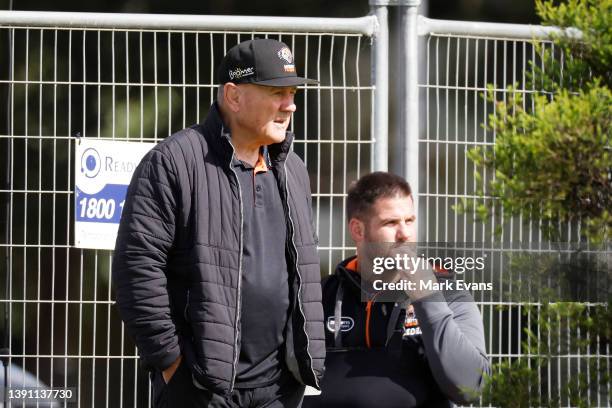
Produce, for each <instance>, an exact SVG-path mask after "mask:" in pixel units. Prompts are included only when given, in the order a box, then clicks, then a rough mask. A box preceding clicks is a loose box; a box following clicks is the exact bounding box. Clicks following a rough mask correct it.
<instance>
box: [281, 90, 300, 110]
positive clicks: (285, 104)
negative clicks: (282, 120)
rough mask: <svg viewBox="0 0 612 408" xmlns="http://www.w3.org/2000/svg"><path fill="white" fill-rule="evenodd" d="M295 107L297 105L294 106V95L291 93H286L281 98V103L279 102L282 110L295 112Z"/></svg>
mask: <svg viewBox="0 0 612 408" xmlns="http://www.w3.org/2000/svg"><path fill="white" fill-rule="evenodd" d="M296 109H297V106H295V100H294V96H293V94H288V95H286V96H285V97H284V98H283V101H282V104H281V110H282V111H283V112H291V113H293V112H295V111H296Z"/></svg>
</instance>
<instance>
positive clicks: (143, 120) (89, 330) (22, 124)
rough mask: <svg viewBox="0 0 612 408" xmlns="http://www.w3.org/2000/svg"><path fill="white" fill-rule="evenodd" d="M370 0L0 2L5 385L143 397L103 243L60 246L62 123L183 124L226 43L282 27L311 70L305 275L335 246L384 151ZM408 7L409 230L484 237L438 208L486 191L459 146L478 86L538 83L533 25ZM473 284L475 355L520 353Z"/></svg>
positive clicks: (561, 367)
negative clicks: (357, 184) (442, 16)
mask: <svg viewBox="0 0 612 408" xmlns="http://www.w3.org/2000/svg"><path fill="white" fill-rule="evenodd" d="M371 3H372V4H373V7H372V11H373V15H372V16H368V17H363V18H358V19H319V18H317V19H304V18H265V17H232V16H157V15H156V16H150V15H128V14H112V15H105V14H87V13H25V12H0V55H2V61H11V63H10V64H0V95H2V97H0V112H7V114H6V115H3V116H2V117H1V118H0V149H1V150H0V157H1V158H2V159H1V160H3V161H4V164H5V168H6V171H5V173H4V175H5V177H4V178H3V179H4V180H3V182H4V185H3V186H2V187H1V189H0V202H2V203H3V204H5V205H4V206H3V208H2V210H1V211H3V212H2V213H1V214H2V220H0V222H3V223H4V226H5V234H4V236H3V238H2V241H1V242H0V247H2V251H3V254H4V256H5V260H4V262H2V264H0V271H2V273H0V293H2V295H0V313H1V316H2V318H3V319H4V324H3V325H2V327H3V330H4V332H3V333H0V334H2V335H3V336H4V344H5V345H7V346H8V349H7V350H5V351H3V352H1V353H0V357H6V358H8V360H9V362H10V363H11V364H14V366H15V367H16V369H15V371H14V372H12V373H11V374H9V381H10V382H11V384H12V385H22V384H23V383H24V381H25V380H26V379H25V378H24V377H23V375H22V373H23V370H25V371H27V372H29V373H32V374H33V375H34V377H35V380H38V381H41V382H42V383H45V384H46V385H49V386H54V387H63V386H72V387H75V388H77V390H78V391H77V392H78V403H77V404H75V405H77V406H84V407H89V406H96V407H124V406H125V407H131V406H148V405H149V402H150V398H151V395H150V386H149V382H148V378H147V377H146V376H145V375H144V373H143V372H142V371H141V370H140V368H139V365H138V361H137V352H136V350H135V348H134V346H133V344H132V343H131V341H130V339H129V338H128V337H127V336H126V334H125V333H124V329H123V325H122V324H121V321H120V319H119V318H118V316H117V314H116V311H115V309H114V307H113V298H112V293H111V286H110V264H111V256H112V254H111V252H110V251H101V250H82V249H77V248H74V242H73V241H74V238H73V231H72V225H73V221H74V195H73V184H74V174H72V172H71V169H73V164H74V157H73V155H74V150H73V149H74V145H73V143H74V140H75V137H76V136H80V137H87V138H108V139H114V140H129V141H158V140H160V139H162V138H164V137H166V136H168V135H169V134H171V133H173V132H175V131H177V130H179V129H181V128H183V127H185V126H188V125H190V124H192V123H195V122H198V121H200V120H201V119H202V118H203V117H204V116H205V114H206V112H207V109H208V107H209V105H210V103H211V102H212V100H213V98H214V96H215V92H216V91H215V79H214V78H215V68H216V66H217V64H218V62H219V59H220V58H221V56H222V55H223V54H224V52H225V51H226V50H227V49H228V48H229V47H231V46H232V45H234V44H236V43H237V42H239V41H241V40H244V39H248V38H252V37H254V36H257V37H273V38H279V39H281V40H282V41H284V42H286V43H287V44H289V46H290V47H291V48H292V49H293V50H294V54H295V56H296V61H297V65H298V67H297V68H298V71H299V72H300V74H304V75H305V76H308V77H313V78H316V79H318V80H319V81H320V85H318V86H307V87H304V88H302V90H301V91H300V92H299V93H298V97H297V105H298V111H297V112H296V113H295V115H294V118H293V121H292V125H291V126H292V130H293V131H295V133H296V136H297V140H296V142H295V144H294V149H295V151H296V152H297V153H298V154H299V155H300V156H301V157H302V158H303V159H304V161H305V162H306V165H307V168H308V171H309V173H310V176H311V185H312V189H313V196H314V200H313V205H314V208H313V212H314V216H315V222H316V227H317V231H318V235H319V241H320V247H319V251H320V254H321V260H322V271H323V272H322V273H324V274H325V273H327V272H328V271H330V270H331V269H332V268H333V266H334V265H335V264H336V263H337V262H338V261H339V260H340V259H342V258H344V257H346V256H347V255H349V254H350V253H351V252H352V243H350V242H349V239H348V237H347V233H346V229H345V227H344V224H345V222H344V219H345V212H344V211H345V210H344V204H345V193H346V190H347V187H348V184H349V183H350V182H351V181H352V180H354V179H356V178H358V177H359V176H360V175H361V174H364V173H366V172H369V171H371V170H373V169H382V170H384V169H386V168H387V166H388V164H387V163H388V161H389V157H388V156H389V153H388V151H387V150H388V147H387V146H388V145H387V129H388V124H387V115H388V109H387V107H388V90H387V86H388V85H387V83H388V80H387V71H388V57H389V54H388V45H387V37H388V34H387V7H386V5H388V4H389V3H393V2H392V1H382V0H380V1H379V0H373V1H371ZM396 3H397V2H396ZM407 3H411V2H410V1H408V2H407ZM412 3H416V4H417V5H418V1H416V2H412ZM415 7H416V5H413V6H410V7H404V8H402V10H401V12H402V13H403V14H402V19H403V21H404V22H405V23H406V24H404V25H403V26H404V27H405V28H406V31H405V32H404V33H403V34H402V35H403V36H404V37H403V38H405V40H406V41H405V43H404V44H403V45H404V46H405V47H404V48H402V49H403V51H402V52H403V56H402V58H403V59H400V66H401V67H402V68H403V69H405V70H406V71H404V72H401V73H400V76H399V77H400V79H401V80H405V82H403V83H402V82H401V81H400V85H401V88H402V89H403V91H402V92H401V94H402V99H401V100H400V102H399V104H398V105H399V106H400V110H401V115H400V126H399V133H400V134H401V135H402V137H403V136H406V137H405V139H403V140H404V141H405V145H404V146H403V151H404V153H405V154H404V156H405V157H406V160H405V161H404V163H403V166H402V172H403V173H404V174H405V175H406V176H407V178H408V179H409V180H411V184H412V186H413V188H414V189H415V190H416V193H417V197H418V202H419V207H418V211H419V212H418V215H419V220H420V222H419V224H420V225H419V238H420V240H421V241H447V242H468V241H472V242H474V241H481V242H485V243H493V242H494V241H495V240H496V239H497V238H494V234H493V231H494V229H495V227H496V226H498V225H500V224H501V223H502V220H501V218H500V216H499V214H497V215H496V217H494V218H493V219H491V220H490V221H489V222H488V223H478V222H476V221H474V220H473V219H472V218H471V216H469V215H461V214H458V213H457V212H455V211H454V210H453V209H452V206H453V205H454V204H456V203H457V202H458V200H459V199H461V198H467V199H469V200H477V199H482V198H485V199H491V197H481V196H479V195H478V194H477V189H476V184H475V179H474V175H473V173H474V167H473V165H472V164H471V163H470V162H469V160H468V159H467V156H466V152H467V150H469V149H470V148H471V147H473V146H489V147H490V146H492V145H493V144H494V142H495V139H494V137H495V135H493V134H492V133H491V132H488V131H486V130H485V129H484V128H483V127H482V126H481V124H486V122H487V115H488V114H489V113H491V112H492V110H493V109H494V108H493V106H492V105H491V104H490V103H488V102H487V101H486V100H485V99H483V97H482V95H481V94H484V93H486V92H487V90H486V85H487V84H493V85H494V90H493V92H495V93H498V94H499V96H500V97H501V98H503V95H505V93H506V89H505V87H506V85H509V84H514V83H518V84H519V89H520V90H521V91H522V92H526V93H529V92H536V91H539V90H538V89H527V88H528V87H526V85H525V84H526V81H525V74H526V72H527V70H528V69H529V63H528V62H529V61H537V62H539V59H538V58H539V56H538V55H537V52H536V49H535V48H534V47H533V45H532V44H531V40H532V39H533V38H543V36H544V35H545V34H547V32H548V31H547V30H544V29H542V28H538V27H530V26H510V25H491V24H480V25H473V24H470V23H458V22H448V21H435V20H428V19H425V18H422V17H418V16H417V14H416V8H415ZM419 38H421V39H422V41H421V43H419ZM545 46H549V47H550V46H552V45H551V44H550V43H545ZM8 55H10V58H8ZM5 56H6V57H5ZM416 60H419V61H420V62H421V63H420V64H415V63H413V61H416ZM419 69H420V70H421V76H420V78H421V79H419V75H418V70H419ZM419 123H420V126H419ZM573 233H574V234H575V231H574V232H573ZM501 240H502V241H503V242H512V241H513V240H514V241H517V240H518V241H534V242H537V241H538V240H540V237H539V236H538V232H537V228H536V226H533V225H527V226H525V225H523V223H522V222H521V220H520V219H517V220H513V221H511V222H509V223H506V224H504V235H503V236H502V238H501ZM502 272H503V271H502V270H496V271H492V272H491V273H502ZM476 295H477V300H478V302H479V305H480V308H481V312H482V314H483V318H484V321H485V327H486V339H487V348H488V352H489V353H490V355H491V357H492V361H493V362H500V361H504V360H508V359H510V358H520V357H522V356H524V354H523V353H524V351H523V350H522V349H521V340H522V328H523V327H525V324H528V322H530V321H531V320H533V319H535V318H536V316H533V315H531V314H527V315H523V314H522V311H521V306H519V305H514V304H513V303H512V302H508V301H507V300H505V299H503V298H494V299H492V298H486V297H485V296H484V295H483V294H480V295H479V294H476ZM478 296H480V297H478ZM499 306H507V308H506V310H504V311H501V310H499V309H498V307H499ZM526 322H527V323H526ZM597 353H599V351H597ZM602 356H603V357H604V358H607V359H609V349H607V350H606V351H605V353H603V354H595V352H593V353H592V354H589V355H587V356H586V357H587V358H591V357H602ZM583 357H585V356H584V355H582V356H573V355H564V356H563V357H560V358H559V359H558V365H557V366H556V368H555V369H554V371H551V372H548V373H544V374H545V375H544V376H543V377H541V378H540V380H542V381H544V382H545V383H546V382H547V385H546V386H545V387H544V388H543V392H544V393H548V395H549V397H551V398H552V397H554V396H555V395H556V393H559V390H560V387H561V386H562V385H563V384H565V382H567V379H568V378H569V377H571V376H572V375H573V374H574V373H575V372H576V370H578V371H579V370H580V369H581V368H580V367H581V361H582V360H581V359H582V358H583ZM22 369H23V370H22ZM608 374H609V368H608ZM592 380H593V382H595V381H597V380H599V378H595V377H594V378H592ZM604 390H605V389H604ZM609 396H610V391H609V385H608V386H607V393H601V392H598V393H593V394H592V395H589V400H590V401H591V405H596V406H605V405H608V401H607V400H608V399H609ZM562 404H565V405H569V404H568V403H567V401H562Z"/></svg>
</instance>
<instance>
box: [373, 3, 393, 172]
mask: <svg viewBox="0 0 612 408" xmlns="http://www.w3.org/2000/svg"><path fill="white" fill-rule="evenodd" d="M370 10H371V14H374V15H375V16H376V18H377V20H378V30H377V33H376V34H375V35H374V37H373V46H372V58H371V59H372V85H373V86H374V95H373V98H372V139H373V140H374V145H373V147H372V170H374V171H387V170H388V168H389V148H388V146H389V25H388V11H387V6H386V2H384V1H378V0H371V1H370Z"/></svg>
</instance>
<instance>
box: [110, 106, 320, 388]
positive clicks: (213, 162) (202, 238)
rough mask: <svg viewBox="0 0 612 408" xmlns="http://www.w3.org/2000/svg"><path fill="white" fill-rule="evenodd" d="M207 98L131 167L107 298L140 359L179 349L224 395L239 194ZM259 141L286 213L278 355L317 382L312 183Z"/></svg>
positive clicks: (232, 339) (230, 351)
mask: <svg viewBox="0 0 612 408" xmlns="http://www.w3.org/2000/svg"><path fill="white" fill-rule="evenodd" d="M222 130H223V123H222V120H221V117H220V115H219V112H218V108H217V106H216V104H213V106H212V107H211V110H210V112H209V114H208V117H207V118H206V121H205V122H204V123H203V124H201V125H195V126H193V127H191V128H187V129H184V130H182V131H180V132H178V133H176V134H174V135H172V136H170V137H168V138H167V139H165V140H164V141H163V142H161V143H159V144H158V145H157V146H156V147H155V148H154V149H153V150H151V151H150V152H149V153H148V154H147V155H146V156H145V157H144V159H143V160H142V162H141V163H140V165H139V166H138V168H137V169H136V171H135V173H134V176H133V178H132V182H131V183H130V186H129V188H128V193H127V197H126V201H125V205H124V208H123V214H122V217H121V224H120V227H119V234H118V236H117V243H116V247H115V254H114V259H113V269H112V274H113V283H114V286H115V291H116V299H117V306H118V308H119V312H120V314H121V317H122V319H123V321H124V322H125V324H126V327H127V330H128V332H129V334H130V335H131V336H132V338H133V339H134V340H135V342H136V345H137V346H138V349H139V353H140V356H141V359H142V362H143V363H144V365H145V367H146V368H148V369H157V370H162V369H165V368H166V367H168V366H169V365H170V364H171V363H172V362H173V361H174V360H176V359H177V358H178V356H179V353H182V354H183V355H184V356H185V358H186V360H187V362H188V363H189V365H190V367H191V370H192V372H193V374H194V376H195V378H196V379H197V380H198V382H199V383H200V384H201V385H203V386H205V387H206V388H208V389H209V390H211V391H214V392H216V393H219V394H225V395H229V393H230V392H231V390H232V389H233V385H234V380H235V376H236V364H237V359H238V355H239V351H240V304H241V303H240V302H241V292H240V283H241V274H242V271H241V260H242V244H243V243H242V204H241V199H240V188H239V185H238V179H237V177H236V174H235V173H234V170H233V169H232V168H231V166H230V163H231V159H232V156H233V152H234V150H233V147H232V145H231V143H230V139H229V137H228V135H226V134H223V133H222ZM292 139H293V135H292V134H291V133H289V132H288V133H287V137H286V139H285V141H284V142H282V143H279V144H276V145H271V146H269V147H268V151H269V154H270V160H271V164H272V168H273V171H274V172H275V173H276V175H277V179H278V180H279V191H280V194H281V198H282V200H283V205H284V207H285V215H286V220H287V234H288V237H287V254H288V255H287V256H288V258H287V264H288V269H289V274H290V276H289V282H290V302H291V306H290V310H291V315H290V317H289V319H288V324H287V327H286V336H285V339H286V341H285V361H286V363H287V366H288V367H289V369H290V370H291V372H292V373H293V375H294V376H295V377H296V378H297V379H298V380H299V381H300V382H302V383H303V384H306V385H310V386H313V387H316V388H319V381H320V378H321V376H322V374H323V362H324V359H325V335H324V331H323V310H322V306H321V288H320V272H319V256H318V254H317V249H316V245H317V243H316V235H315V233H314V228H313V225H312V213H311V196H310V183H309V179H308V174H307V172H306V168H305V166H304V164H303V162H302V161H301V160H300V159H299V158H298V156H297V155H296V154H295V153H293V152H290V150H289V148H290V146H291V142H292Z"/></svg>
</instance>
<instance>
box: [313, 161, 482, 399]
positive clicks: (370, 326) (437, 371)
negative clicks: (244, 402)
mask: <svg viewBox="0 0 612 408" xmlns="http://www.w3.org/2000/svg"><path fill="white" fill-rule="evenodd" d="M347 215H348V228H349V232H350V234H351V237H352V239H353V241H354V242H355V244H356V247H357V255H356V256H352V257H350V258H348V259H346V260H345V261H343V262H341V263H340V264H339V265H338V267H337V269H336V272H335V273H334V274H333V275H332V276H330V277H329V278H327V279H326V280H325V281H324V282H323V307H324V312H325V320H326V338H327V346H328V349H327V350H328V353H327V359H326V363H325V365H326V368H327V370H326V374H325V377H324V379H323V383H322V391H323V392H322V394H321V395H320V396H317V397H308V398H307V399H306V400H305V402H304V406H305V407H319V408H320V407H333V408H339V407H351V408H361V407H363V408H370V407H381V408H395V407H402V408H410V407H448V406H451V405H452V404H451V401H454V402H458V403H465V402H468V401H470V400H472V399H474V398H475V397H477V396H478V393H479V392H480V390H481V388H482V386H483V378H484V374H485V373H487V372H488V370H489V361H488V359H487V355H486V352H485V341H484V329H483V324H482V318H481V316H480V313H479V312H478V308H477V307H476V306H475V304H474V302H473V299H472V296H471V295H470V294H469V293H468V292H466V291H463V290H461V291H456V290H453V291H441V290H436V289H435V285H431V286H428V283H429V282H432V283H433V282H437V283H443V282H449V281H452V279H453V275H452V272H451V271H444V270H438V271H437V272H436V273H434V271H433V270H432V268H430V267H428V266H427V263H426V262H425V267H424V268H423V267H419V269H420V270H418V271H416V270H413V271H411V273H405V272H404V273H400V274H399V276H397V271H396V270H391V271H390V272H391V273H392V277H391V278H389V277H388V276H387V277H385V276H384V274H377V272H374V273H373V268H372V265H373V264H374V262H372V261H373V257H374V256H377V255H381V254H382V255H384V256H383V257H378V256H377V257H378V258H379V259H385V258H387V259H393V258H394V257H393V256H392V254H394V255H395V258H396V259H397V256H398V255H401V252H402V251H403V255H414V253H412V254H410V253H411V252H414V248H411V246H414V244H413V243H414V242H415V241H416V228H415V225H416V214H415V212H414V206H413V202H412V193H411V189H410V186H409V185H408V183H407V182H406V181H405V180H404V179H403V178H401V177H399V176H396V175H393V174H390V173H385V172H376V173H371V174H367V175H365V176H363V177H362V178H361V179H359V180H358V181H357V182H356V183H354V184H353V185H352V186H351V187H350V189H349V192H348V197H347ZM399 259H403V258H401V257H399ZM415 259H416V257H415ZM381 277H382V278H384V279H379V278H381ZM375 280H384V281H385V283H398V282H400V281H405V282H414V283H417V284H416V285H415V286H414V289H408V290H406V291H404V289H401V291H402V292H403V293H401V295H402V296H401V297H400V298H399V299H397V300H398V301H395V302H394V301H389V299H385V298H383V296H385V295H389V293H383V292H377V291H375V290H373V289H376V284H374V283H373V282H375ZM418 281H422V282H424V283H426V285H423V287H420V285H419V283H420V282H418ZM378 285H380V283H379V284H378ZM406 287H408V286H406ZM406 295H407V297H408V300H409V302H405V301H404V300H405V299H406Z"/></svg>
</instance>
